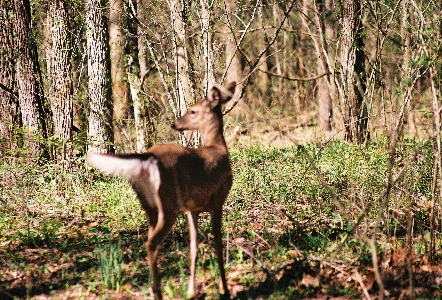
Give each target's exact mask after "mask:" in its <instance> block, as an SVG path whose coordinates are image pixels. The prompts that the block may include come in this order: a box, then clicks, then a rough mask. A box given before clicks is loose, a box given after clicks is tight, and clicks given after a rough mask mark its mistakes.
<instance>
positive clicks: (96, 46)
mask: <svg viewBox="0 0 442 300" xmlns="http://www.w3.org/2000/svg"><path fill="white" fill-rule="evenodd" d="M105 4H106V1H104V0H88V1H87V6H86V11H87V13H86V26H87V52H88V76H89V81H88V87H89V127H88V140H89V143H90V144H89V148H88V151H89V152H97V153H102V152H112V151H113V146H112V142H113V138H112V132H111V126H112V125H111V124H112V89H111V74H110V63H109V62H110V53H109V31H108V24H107V18H106V17H105V16H106V6H105Z"/></svg>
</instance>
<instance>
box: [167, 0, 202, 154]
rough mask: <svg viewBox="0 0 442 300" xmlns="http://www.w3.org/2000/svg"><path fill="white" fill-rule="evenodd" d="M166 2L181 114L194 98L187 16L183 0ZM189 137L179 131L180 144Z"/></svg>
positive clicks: (187, 134) (177, 100)
mask: <svg viewBox="0 0 442 300" xmlns="http://www.w3.org/2000/svg"><path fill="white" fill-rule="evenodd" d="M168 3H169V9H170V14H171V19H172V25H173V29H174V46H175V68H176V69H175V71H176V87H177V90H178V95H177V99H176V106H177V108H178V110H177V111H178V112H179V114H180V115H179V116H182V115H183V114H184V113H185V112H186V111H187V106H188V103H190V101H193V100H194V99H195V92H194V82H193V80H192V77H191V76H190V63H189V57H188V53H187V48H186V46H187V45H188V43H187V42H188V41H187V29H186V20H187V17H188V16H187V11H186V7H185V5H186V2H185V1H181V0H170V1H168ZM179 116H176V117H179ZM190 137H191V135H190V134H189V133H185V134H181V133H180V136H179V138H180V143H181V144H182V145H187V144H189V142H190ZM195 143H196V144H198V139H195Z"/></svg>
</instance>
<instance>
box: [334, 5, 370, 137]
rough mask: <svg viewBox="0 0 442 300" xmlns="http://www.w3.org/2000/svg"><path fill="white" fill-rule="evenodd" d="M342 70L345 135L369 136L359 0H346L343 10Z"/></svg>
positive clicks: (340, 84) (341, 99) (340, 79)
mask: <svg viewBox="0 0 442 300" xmlns="http://www.w3.org/2000/svg"><path fill="white" fill-rule="evenodd" d="M341 14H342V17H341V27H342V34H341V41H340V42H341V49H340V74H339V78H338V80H337V81H338V82H337V86H338V91H339V99H340V105H341V110H342V113H343V118H344V126H345V139H346V140H348V141H353V140H358V141H364V140H366V139H368V138H369V133H368V131H367V130H368V112H367V108H366V105H365V102H364V94H365V77H364V76H365V75H364V74H365V63H364V56H363V39H362V35H361V33H362V23H361V16H362V11H361V2H360V0H344V1H343V3H342V11H341Z"/></svg>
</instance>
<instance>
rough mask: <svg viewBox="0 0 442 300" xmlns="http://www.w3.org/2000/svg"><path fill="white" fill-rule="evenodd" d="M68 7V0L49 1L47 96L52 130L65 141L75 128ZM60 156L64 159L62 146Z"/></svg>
mask: <svg viewBox="0 0 442 300" xmlns="http://www.w3.org/2000/svg"><path fill="white" fill-rule="evenodd" d="M67 10H68V7H67V4H66V2H65V1H62V0H54V1H50V2H49V14H48V38H49V44H50V46H49V48H48V49H47V51H46V57H47V60H46V61H47V70H48V73H47V74H48V81H49V93H48V100H49V103H50V105H51V109H52V118H53V134H54V136H55V137H56V138H57V139H59V140H60V142H62V143H63V145H65V143H66V142H67V141H68V140H69V139H70V138H71V132H72V114H73V110H72V94H71V88H72V77H71V53H72V52H71V51H72V49H71V37H70V29H69V24H68V11H67ZM56 152H57V159H63V157H62V156H63V155H64V153H63V152H64V150H63V149H59V150H57V151H56Z"/></svg>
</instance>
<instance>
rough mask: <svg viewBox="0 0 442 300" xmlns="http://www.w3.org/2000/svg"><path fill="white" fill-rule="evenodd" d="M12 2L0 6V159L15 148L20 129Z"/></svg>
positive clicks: (6, 0)
mask: <svg viewBox="0 0 442 300" xmlns="http://www.w3.org/2000/svg"><path fill="white" fill-rule="evenodd" d="M12 9H13V7H12V1H10V0H3V2H2V3H1V4H0V66H1V68H2V71H1V72H0V107H1V109H0V157H5V155H6V152H7V150H8V149H13V148H15V147H16V146H17V143H16V140H14V139H13V134H14V129H15V128H17V127H20V115H19V106H18V92H17V83H16V81H15V76H14V74H15V68H14V64H15V60H14V53H15V52H14V41H13V37H14V36H13V23H14V19H13V14H12Z"/></svg>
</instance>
